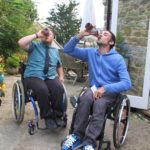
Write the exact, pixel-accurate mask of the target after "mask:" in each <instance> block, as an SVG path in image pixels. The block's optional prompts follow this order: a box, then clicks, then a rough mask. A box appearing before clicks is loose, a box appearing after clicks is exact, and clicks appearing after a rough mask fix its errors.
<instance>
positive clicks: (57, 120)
mask: <svg viewBox="0 0 150 150" xmlns="http://www.w3.org/2000/svg"><path fill="white" fill-rule="evenodd" d="M55 121H56V124H57V126H58V127H64V126H65V122H64V121H63V120H62V119H61V118H59V117H56V118H55Z"/></svg>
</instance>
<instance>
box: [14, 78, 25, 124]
mask: <svg viewBox="0 0 150 150" xmlns="http://www.w3.org/2000/svg"><path fill="white" fill-rule="evenodd" d="M12 98H13V105H12V109H13V116H14V119H15V121H16V123H17V124H21V123H22V121H23V119H24V111H25V95H24V88H23V84H22V82H21V81H20V80H18V81H16V82H15V83H14V85H13V91H12Z"/></svg>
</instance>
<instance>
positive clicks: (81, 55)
mask: <svg viewBox="0 0 150 150" xmlns="http://www.w3.org/2000/svg"><path fill="white" fill-rule="evenodd" d="M88 35H90V33H89V32H86V31H81V32H79V34H77V35H76V36H74V37H72V38H71V39H70V40H69V42H68V43H67V44H66V45H65V46H64V52H65V53H67V54H69V55H71V56H73V57H76V58H78V59H81V60H83V61H87V57H88V55H87V50H88V48H77V47H76V45H77V44H78V43H79V41H80V40H81V39H82V38H83V37H84V36H88Z"/></svg>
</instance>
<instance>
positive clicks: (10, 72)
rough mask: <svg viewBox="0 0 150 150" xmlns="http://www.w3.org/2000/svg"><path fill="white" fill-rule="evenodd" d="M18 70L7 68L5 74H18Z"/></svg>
mask: <svg viewBox="0 0 150 150" xmlns="http://www.w3.org/2000/svg"><path fill="white" fill-rule="evenodd" d="M18 71H19V68H10V67H8V68H7V73H8V74H10V75H14V74H18Z"/></svg>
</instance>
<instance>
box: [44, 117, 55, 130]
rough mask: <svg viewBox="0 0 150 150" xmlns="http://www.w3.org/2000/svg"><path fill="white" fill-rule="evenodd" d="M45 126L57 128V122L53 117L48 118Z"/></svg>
mask: <svg viewBox="0 0 150 150" xmlns="http://www.w3.org/2000/svg"><path fill="white" fill-rule="evenodd" d="M45 126H46V128H47V129H51V128H57V125H56V122H55V120H54V119H52V118H46V119H45Z"/></svg>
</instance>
